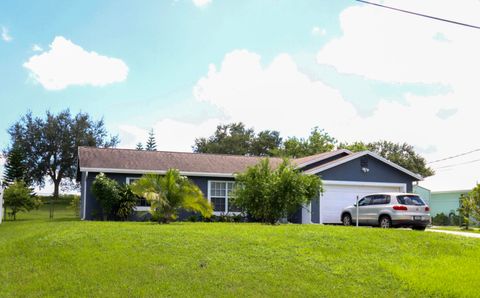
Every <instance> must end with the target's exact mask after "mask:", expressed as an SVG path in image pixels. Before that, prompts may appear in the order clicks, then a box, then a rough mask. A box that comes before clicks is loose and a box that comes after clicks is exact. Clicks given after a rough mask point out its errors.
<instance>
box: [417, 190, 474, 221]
mask: <svg viewBox="0 0 480 298" xmlns="http://www.w3.org/2000/svg"><path fill="white" fill-rule="evenodd" d="M413 192H414V193H416V194H418V195H419V196H420V197H422V198H423V199H424V200H425V201H426V202H427V203H428V205H429V207H430V214H431V215H432V216H435V215H437V214H440V213H443V214H445V215H450V214H451V213H455V214H458V208H459V207H460V197H461V196H462V195H466V194H468V193H469V192H470V190H469V189H462V190H443V191H430V190H429V189H427V188H425V187H422V186H419V185H414V186H413Z"/></svg>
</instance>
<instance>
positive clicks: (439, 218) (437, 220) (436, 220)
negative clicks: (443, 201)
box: [432, 213, 450, 226]
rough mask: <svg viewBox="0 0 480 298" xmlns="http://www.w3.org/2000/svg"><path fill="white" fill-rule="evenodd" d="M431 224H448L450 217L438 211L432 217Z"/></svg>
mask: <svg viewBox="0 0 480 298" xmlns="http://www.w3.org/2000/svg"><path fill="white" fill-rule="evenodd" d="M432 224H433V225H435V226H448V225H450V219H449V217H448V216H447V215H446V214H445V213H438V214H437V215H435V216H434V217H433V218H432Z"/></svg>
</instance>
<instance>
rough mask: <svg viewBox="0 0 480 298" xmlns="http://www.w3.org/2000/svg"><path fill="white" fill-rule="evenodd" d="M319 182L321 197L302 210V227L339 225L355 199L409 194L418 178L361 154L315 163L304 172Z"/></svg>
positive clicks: (415, 175) (374, 156) (366, 154)
mask: <svg viewBox="0 0 480 298" xmlns="http://www.w3.org/2000/svg"><path fill="white" fill-rule="evenodd" d="M305 173H307V174H313V175H318V176H320V178H321V179H322V181H323V193H322V194H321V196H320V199H319V198H316V199H314V200H312V202H311V203H310V204H309V205H308V206H304V208H303V210H302V220H301V222H302V223H322V224H340V223H341V221H340V217H341V213H342V210H343V209H344V208H345V207H347V206H350V205H353V204H354V203H355V201H356V198H357V196H358V197H359V198H362V197H364V196H365V195H367V194H372V193H379V192H412V187H413V182H415V181H418V180H421V179H422V178H421V177H420V176H419V175H417V174H415V173H412V172H410V171H408V170H407V169H405V168H403V167H401V166H399V165H397V164H395V163H392V162H391V161H389V160H386V159H384V158H383V157H381V156H378V155H377V154H375V153H372V152H368V151H364V152H358V153H350V154H347V155H344V156H340V157H338V158H335V159H333V160H332V159H330V160H329V161H327V162H317V165H316V166H313V167H310V168H309V169H308V170H306V171H305Z"/></svg>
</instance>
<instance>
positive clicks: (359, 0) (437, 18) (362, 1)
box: [355, 0, 480, 29]
mask: <svg viewBox="0 0 480 298" xmlns="http://www.w3.org/2000/svg"><path fill="white" fill-rule="evenodd" d="M355 1H357V2H361V3H365V4H370V5H374V6H378V7H382V8H386V9H391V10H395V11H399V12H403V13H408V14H413V15H416V16H419V17H424V18H429V19H434V20H437V21H442V22H447V23H451V24H455V25H460V26H465V27H470V28H474V29H480V26H475V25H470V24H467V23H462V22H457V21H452V20H447V19H443V18H439V17H434V16H431V15H427V14H422V13H418V12H414V11H409V10H404V9H400V8H395V7H391V6H387V5H383V4H378V3H373V2H369V1H364V0H355Z"/></svg>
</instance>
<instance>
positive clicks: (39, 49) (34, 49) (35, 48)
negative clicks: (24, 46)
mask: <svg viewBox="0 0 480 298" xmlns="http://www.w3.org/2000/svg"><path fill="white" fill-rule="evenodd" d="M32 51H34V52H43V49H42V47H41V46H39V45H38V44H34V45H33V46H32Z"/></svg>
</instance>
